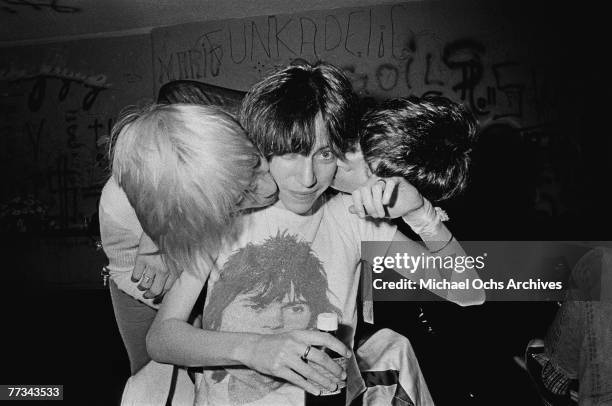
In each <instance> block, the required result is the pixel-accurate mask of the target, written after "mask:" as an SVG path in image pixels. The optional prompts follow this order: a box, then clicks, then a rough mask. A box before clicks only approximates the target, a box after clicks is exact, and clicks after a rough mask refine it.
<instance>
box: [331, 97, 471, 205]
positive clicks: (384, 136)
mask: <svg viewBox="0 0 612 406" xmlns="http://www.w3.org/2000/svg"><path fill="white" fill-rule="evenodd" d="M476 130H477V122H476V119H475V117H474V116H473V114H472V113H471V112H470V111H469V110H468V109H467V108H466V107H465V106H463V105H461V104H459V103H455V102H453V101H451V100H449V99H447V98H445V97H429V98H422V99H419V98H417V97H408V98H399V99H391V100H387V101H385V102H383V103H382V104H380V105H379V106H377V107H374V108H372V109H370V110H369V111H368V112H366V114H364V116H363V118H362V120H361V126H360V131H359V140H358V142H357V143H356V144H355V149H354V150H353V151H350V152H347V153H346V154H345V157H344V159H340V160H339V161H338V173H337V174H336V178H335V179H334V183H333V185H332V186H333V187H334V188H336V189H338V190H341V191H344V192H348V193H351V192H353V191H354V190H356V189H358V188H359V187H360V186H361V185H363V184H364V183H365V182H366V181H367V179H368V177H369V176H370V175H371V174H374V175H376V176H379V177H382V178H390V177H401V178H404V179H405V180H406V181H408V182H409V183H410V184H411V185H412V186H414V187H415V188H416V189H417V190H418V191H419V192H420V193H421V194H422V195H423V196H424V197H425V198H427V199H429V200H430V201H432V202H439V201H442V200H446V199H449V198H451V197H454V196H456V195H457V194H459V193H460V192H461V191H463V190H464V189H465V186H466V184H467V178H468V169H469V163H470V152H471V150H472V147H473V144H474V142H475V139H476Z"/></svg>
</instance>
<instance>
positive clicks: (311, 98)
mask: <svg viewBox="0 0 612 406" xmlns="http://www.w3.org/2000/svg"><path fill="white" fill-rule="evenodd" d="M355 106H356V100H355V96H354V94H353V92H352V89H351V85H350V82H349V81H348V79H347V78H346V77H345V76H344V74H343V73H342V72H341V71H340V70H339V69H337V68H336V67H334V66H332V65H328V64H324V63H318V64H316V65H312V66H311V65H305V64H304V65H299V66H289V67H287V68H284V69H281V70H280V71H278V72H277V73H275V74H273V75H271V76H269V77H267V78H265V79H263V80H262V81H261V82H259V83H257V84H256V85H255V86H254V87H253V88H252V89H251V91H250V92H249V93H248V94H247V96H246V97H245V99H244V101H243V105H242V110H241V121H242V123H243V125H244V127H245V129H246V130H247V132H248V134H249V136H250V137H251V139H252V140H253V141H254V143H255V144H256V145H257V146H258V148H259V149H260V150H261V151H262V153H263V154H264V156H265V157H266V158H267V159H268V161H269V165H270V173H271V175H272V177H273V179H274V180H275V182H276V183H277V185H278V188H279V201H278V202H277V203H275V204H274V205H272V206H269V207H268V208H264V209H259V210H254V211H252V212H251V213H248V214H246V215H244V216H243V217H241V221H240V224H239V225H238V227H237V229H236V234H235V238H234V240H232V241H228V242H227V244H226V247H225V249H223V250H222V252H221V254H220V255H219V257H218V258H217V261H216V266H214V267H212V269H211V273H210V278H209V283H208V293H209V297H210V293H211V292H212V291H213V290H214V289H215V286H216V284H217V283H220V282H222V281H223V278H224V275H223V271H220V269H221V270H223V269H225V264H226V263H227V261H228V258H230V257H231V255H232V253H234V252H236V251H239V250H240V249H241V248H243V247H245V246H247V245H248V244H261V243H263V242H264V241H266V240H268V239H269V238H270V237H271V236H275V235H278V234H279V233H280V234H281V235H282V234H289V235H295V236H298V238H299V239H300V240H301V241H304V242H305V243H307V244H308V245H309V246H310V249H311V250H312V254H313V255H314V256H316V257H317V258H318V260H319V261H320V263H321V264H322V266H323V269H324V271H325V274H326V279H327V281H328V289H329V292H328V294H327V297H328V299H329V301H330V303H332V304H333V305H334V306H336V307H337V308H339V309H340V311H341V315H342V318H341V320H340V323H341V324H343V325H344V327H345V329H346V330H347V333H348V334H347V337H345V338H344V341H345V342H346V343H347V344H348V345H349V346H352V343H353V339H354V337H353V335H354V328H355V325H356V322H357V286H358V281H359V264H360V256H361V242H362V241H392V240H395V241H403V242H405V243H406V245H407V246H411V247H414V250H415V252H422V250H423V248H422V247H421V246H420V245H419V244H416V243H414V242H413V241H410V240H409V239H407V238H406V237H405V236H403V235H402V234H401V233H398V232H397V230H396V228H395V227H394V226H392V225H390V224H389V223H387V222H385V221H375V220H372V219H365V218H361V217H360V216H355V215H353V214H351V213H350V212H349V207H350V206H351V204H352V203H353V200H352V199H351V198H350V197H348V196H346V195H343V194H338V195H336V196H333V197H329V196H328V195H326V194H324V192H325V191H326V190H327V189H328V188H329V186H330V185H331V183H332V180H333V177H334V175H335V173H336V169H337V159H338V158H342V157H344V154H345V153H346V152H347V151H349V150H350V149H351V148H352V147H353V145H354V143H355V142H356V141H357V139H356V128H357V126H358V122H357V120H358V117H357V115H356V107H355ZM368 183H369V185H370V186H371V190H372V191H376V193H378V190H379V189H380V192H381V193H379V194H378V195H377V196H374V195H373V194H372V195H370V196H371V197H372V201H373V202H374V203H375V204H376V205H378V203H382V202H384V201H385V198H383V197H382V192H384V191H386V190H387V189H383V188H382V183H383V182H375V181H372V180H368ZM386 197H387V198H388V196H386ZM415 200H418V199H408V201H409V204H408V205H407V204H406V203H405V202H406V199H403V198H400V199H398V201H397V202H396V204H395V205H394V207H393V210H394V212H395V214H396V215H398V216H401V215H404V214H407V213H409V212H411V211H412V210H413V209H415V206H414V205H413V204H414V201H415ZM383 214H384V213H383ZM428 215H431V213H428ZM433 216H434V219H433V220H438V221H433V223H435V225H434V226H432V225H431V224H432V222H428V223H427V224H426V225H425V226H424V228H427V229H428V230H429V231H431V232H433V233H437V235H435V236H434V237H436V236H437V237H439V239H438V241H444V243H443V244H442V245H441V246H439V249H438V252H437V253H435V254H432V255H440V256H443V255H447V254H456V253H458V252H462V251H461V247H460V246H459V244H458V243H457V242H456V241H453V239H452V238H449V236H450V233H449V232H448V230H447V229H446V228H445V227H444V225H443V224H442V223H441V221H439V216H437V213H436V212H434V213H433ZM430 220H431V219H430ZM450 237H452V236H450ZM411 244H412V245H411ZM475 277H477V275H476V274H475V272H469V271H466V273H464V274H463V275H462V278H475ZM204 282H205V281H204V280H202V279H198V278H197V277H195V276H194V275H192V274H191V273H186V272H184V273H183V274H182V275H181V276H180V277H179V279H178V280H177V282H176V283H175V285H174V287H173V288H172V289H171V290H170V292H169V293H168V294H167V295H166V297H165V299H164V303H163V304H162V307H161V309H160V311H159V312H158V315H157V317H156V319H155V321H154V323H153V326H152V327H151V330H150V331H149V334H148V335H147V346H148V349H149V353H150V354H151V356H152V357H153V359H155V360H157V361H159V362H163V363H175V364H179V365H190V366H204V367H205V368H204V374H203V377H202V379H201V381H200V383H199V385H200V386H199V387H200V389H199V390H198V392H197V395H196V403H197V404H224V403H223V399H221V398H218V397H215V393H214V392H211V391H208V390H207V388H210V386H211V385H213V384H214V374H215V372H216V371H217V370H218V368H219V367H227V366H233V365H243V366H246V367H248V368H250V369H252V370H255V371H257V373H258V374H260V375H261V376H262V377H263V376H273V377H276V378H280V379H282V380H284V381H287V382H284V381H280V382H283V384H282V385H280V386H279V387H278V389H277V390H274V391H272V392H270V393H269V394H267V395H266V402H265V404H266V405H274V404H282V405H287V404H300V403H301V402H302V401H303V392H302V391H301V390H300V389H303V390H306V391H308V392H311V393H314V394H319V393H320V387H324V388H326V389H329V390H334V389H335V388H336V387H337V385H338V383H339V381H341V380H343V379H344V378H345V375H344V372H343V371H342V370H341V369H340V368H339V367H338V365H336V364H335V363H334V362H333V361H332V360H331V359H329V357H328V356H326V355H325V354H324V353H323V352H321V351H319V350H317V349H316V348H314V346H315V345H325V346H327V347H329V348H331V349H333V350H334V351H336V352H338V353H340V354H346V355H347V356H350V355H349V354H350V351H349V350H348V349H347V348H346V346H345V345H344V344H343V343H342V342H340V341H338V340H336V339H334V338H333V337H331V336H329V335H327V334H324V333H319V332H316V331H307V330H292V331H289V332H286V331H283V332H278V333H268V334H259V333H253V332H245V331H243V332H235V331H234V332H228V331H216V330H202V329H197V328H194V327H193V326H190V325H189V324H188V323H187V322H186V319H187V316H188V315H189V312H190V311H191V308H192V306H193V304H194V303H195V301H196V300H197V297H198V295H199V293H200V290H201V289H202V288H203V286H204ZM456 300H457V302H460V303H463V304H474V303H481V302H482V300H483V296H482V292H481V291H479V292H476V295H474V292H472V293H471V296H467V297H458V298H456ZM257 306H258V305H257V304H254V307H257ZM208 310H209V309H208V307H207V306H206V307H205V308H204V319H206V318H207V311H208ZM223 317H224V318H225V319H226V320H228V322H229V321H231V320H234V321H235V320H239V319H240V314H239V312H237V311H236V310H235V309H234V311H232V310H231V309H228V307H226V308H225V310H224V315H223ZM234 325H236V324H234ZM403 345H404V346H403V347H401V348H403V349H405V348H407V347H409V343H407V340H405V343H404V344H403ZM398 348H399V347H398ZM404 353H406V352H404ZM306 360H307V361H310V362H314V363H317V364H319V365H320V366H321V367H323V368H325V369H327V370H328V372H329V375H323V374H320V373H318V372H317V370H315V369H314V368H312V366H311V364H308V363H306V362H305V361H306ZM412 372H413V373H414V376H416V377H418V376H421V374H420V370H418V369H417V370H413V371H412ZM406 385H407V386H406V387H405V388H404V389H406V392H407V394H408V396H409V399H411V400H412V401H413V402H415V403H416V404H431V397H430V395H429V391H428V390H427V387H426V385H424V380H422V379H414V380H411V381H410V382H407V383H406ZM359 389H360V388H359V387H356V388H352V389H351V385H350V384H349V396H353V397H354V396H356V395H357V393H356V392H355V390H357V391H359ZM230 390H231V388H230ZM232 396H238V393H233V394H231V395H230V398H232ZM234 399H235V398H234ZM249 404H253V405H254V404H260V403H256V402H252V403H249Z"/></svg>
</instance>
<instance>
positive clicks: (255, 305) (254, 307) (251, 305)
mask: <svg viewBox="0 0 612 406" xmlns="http://www.w3.org/2000/svg"><path fill="white" fill-rule="evenodd" d="M244 307H248V308H249V309H252V310H255V311H260V310H261V309H263V308H264V306H263V305H261V304H259V303H255V302H249V303H246V304H245V305H244Z"/></svg>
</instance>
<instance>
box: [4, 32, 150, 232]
mask: <svg viewBox="0 0 612 406" xmlns="http://www.w3.org/2000/svg"><path fill="white" fill-rule="evenodd" d="M0 55H1V57H0V61H1V62H0V89H1V92H2V95H3V97H2V99H1V103H2V109H1V110H2V120H1V123H2V124H1V128H0V134H1V136H0V142H1V148H0V161H1V162H2V166H3V170H2V171H0V176H2V179H1V180H0V191H1V196H2V197H3V199H2V200H3V202H4V201H6V199H11V198H14V197H22V198H23V197H33V198H35V199H37V200H40V201H42V202H44V203H45V204H46V205H47V208H46V209H47V210H48V211H49V214H50V216H51V217H52V218H53V221H54V223H55V227H56V228H60V229H66V228H71V227H79V226H80V227H82V226H83V222H84V221H85V219H86V218H88V217H90V216H92V215H94V214H95V212H96V210H97V202H98V198H99V195H100V191H101V188H102V186H103V183H104V181H105V176H106V173H107V167H108V162H107V158H106V155H105V153H106V149H105V148H106V144H105V141H106V137H107V136H108V134H109V133H110V129H111V127H112V125H113V122H114V121H115V119H116V117H117V115H118V114H119V112H120V110H121V109H123V108H125V107H126V106H129V105H134V104H137V103H138V102H139V101H140V100H143V99H149V100H150V99H151V97H152V77H151V59H150V58H151V57H150V55H151V47H150V37H149V36H148V35H144V36H137V37H125V38H108V39H92V40H81V41H74V42H65V43H58V44H51V45H41V46H29V47H20V48H10V49H2V50H0Z"/></svg>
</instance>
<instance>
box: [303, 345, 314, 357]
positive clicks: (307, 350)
mask: <svg viewBox="0 0 612 406" xmlns="http://www.w3.org/2000/svg"><path fill="white" fill-rule="evenodd" d="M311 348H312V345H308V346H307V347H306V349H305V350H304V353H303V354H302V356H301V358H302V361H307V360H308V354H310V349H311Z"/></svg>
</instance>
